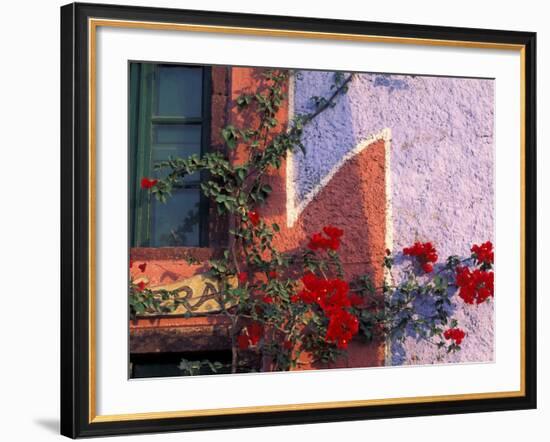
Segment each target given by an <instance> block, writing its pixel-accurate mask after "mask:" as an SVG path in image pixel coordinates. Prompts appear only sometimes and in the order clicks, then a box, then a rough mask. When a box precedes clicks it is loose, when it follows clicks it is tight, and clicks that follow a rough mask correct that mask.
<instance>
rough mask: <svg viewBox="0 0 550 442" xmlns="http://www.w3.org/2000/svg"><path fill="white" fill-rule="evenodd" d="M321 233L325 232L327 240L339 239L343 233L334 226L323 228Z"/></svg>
mask: <svg viewBox="0 0 550 442" xmlns="http://www.w3.org/2000/svg"><path fill="white" fill-rule="evenodd" d="M323 232H325V234H326V235H327V236H328V237H329V238H335V239H340V238H341V237H342V235H343V234H344V231H343V230H342V229H339V228H338V227H334V226H325V227H323Z"/></svg>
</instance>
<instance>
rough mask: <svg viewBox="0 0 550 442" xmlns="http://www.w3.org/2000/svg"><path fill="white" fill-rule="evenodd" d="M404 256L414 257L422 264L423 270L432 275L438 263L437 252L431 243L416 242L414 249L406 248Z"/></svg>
mask: <svg viewBox="0 0 550 442" xmlns="http://www.w3.org/2000/svg"><path fill="white" fill-rule="evenodd" d="M403 254H404V255H407V256H414V257H415V258H416V259H418V261H419V262H420V265H421V267H422V270H423V271H424V272H426V273H431V272H432V271H433V269H434V266H433V264H434V263H435V262H436V261H437V258H438V256H437V250H435V247H434V246H433V244H432V243H431V242H425V243H421V242H415V243H414V244H413V245H412V247H405V248H404V249H403Z"/></svg>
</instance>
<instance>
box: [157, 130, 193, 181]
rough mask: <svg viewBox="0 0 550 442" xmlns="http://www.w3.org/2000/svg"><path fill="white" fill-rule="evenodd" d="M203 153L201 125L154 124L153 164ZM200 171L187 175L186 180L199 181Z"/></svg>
mask: <svg viewBox="0 0 550 442" xmlns="http://www.w3.org/2000/svg"><path fill="white" fill-rule="evenodd" d="M193 154H197V155H199V156H200V154H201V126H200V125H198V124H197V125H182V124H155V125H153V149H152V154H151V156H152V158H151V160H152V161H153V164H156V163H158V162H159V161H163V160H167V159H168V158H169V157H172V158H177V157H179V158H187V157H188V156H190V155H193ZM199 180H200V176H199V173H198V172H197V173H194V174H192V175H189V176H187V177H185V179H184V181H186V182H190V181H199Z"/></svg>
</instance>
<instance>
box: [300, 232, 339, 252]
mask: <svg viewBox="0 0 550 442" xmlns="http://www.w3.org/2000/svg"><path fill="white" fill-rule="evenodd" d="M323 233H324V234H325V235H326V236H324V235H323ZM343 234H344V231H343V230H342V229H339V228H338V227H334V226H325V227H323V232H318V233H314V234H313V235H312V236H311V239H310V241H309V244H308V248H309V249H311V250H314V251H315V250H328V249H331V250H338V248H339V247H340V238H341V237H342V235H343Z"/></svg>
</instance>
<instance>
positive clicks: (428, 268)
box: [422, 262, 434, 273]
mask: <svg viewBox="0 0 550 442" xmlns="http://www.w3.org/2000/svg"><path fill="white" fill-rule="evenodd" d="M433 269H434V266H433V265H432V263H431V262H425V263H424V264H422V270H424V272H426V273H431V272H433Z"/></svg>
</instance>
